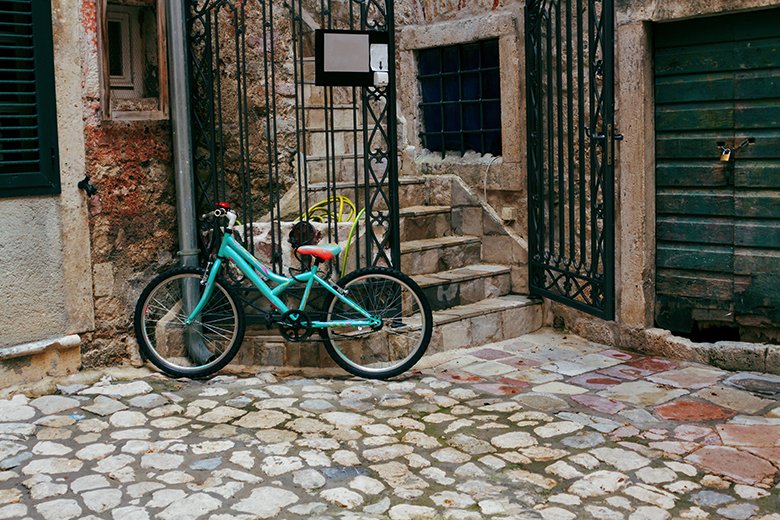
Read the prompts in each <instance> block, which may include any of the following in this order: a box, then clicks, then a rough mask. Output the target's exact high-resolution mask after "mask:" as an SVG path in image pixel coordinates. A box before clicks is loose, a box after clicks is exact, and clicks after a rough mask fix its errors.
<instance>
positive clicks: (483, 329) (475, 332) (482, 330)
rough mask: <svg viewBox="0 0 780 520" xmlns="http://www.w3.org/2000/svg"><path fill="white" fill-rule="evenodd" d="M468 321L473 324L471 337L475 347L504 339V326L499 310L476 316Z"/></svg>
mask: <svg viewBox="0 0 780 520" xmlns="http://www.w3.org/2000/svg"><path fill="white" fill-rule="evenodd" d="M468 322H470V324H471V337H472V342H473V346H475V347H476V346H479V345H484V344H486V343H492V342H494V341H501V340H502V339H504V336H503V335H504V327H503V323H502V320H501V313H499V312H491V313H489V314H483V315H482V316H475V317H473V318H471V319H470V320H468Z"/></svg>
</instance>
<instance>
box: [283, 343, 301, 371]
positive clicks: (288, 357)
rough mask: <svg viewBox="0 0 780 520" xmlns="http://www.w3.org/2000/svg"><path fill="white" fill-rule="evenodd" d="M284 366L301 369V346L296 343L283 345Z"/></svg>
mask: <svg viewBox="0 0 780 520" xmlns="http://www.w3.org/2000/svg"><path fill="white" fill-rule="evenodd" d="M284 366H286V367H295V368H298V367H301V366H303V365H301V346H300V345H299V344H297V343H285V344H284Z"/></svg>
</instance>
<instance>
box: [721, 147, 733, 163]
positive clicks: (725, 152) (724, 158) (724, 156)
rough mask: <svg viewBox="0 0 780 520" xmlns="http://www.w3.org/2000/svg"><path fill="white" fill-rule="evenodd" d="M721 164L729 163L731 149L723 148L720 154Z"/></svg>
mask: <svg viewBox="0 0 780 520" xmlns="http://www.w3.org/2000/svg"><path fill="white" fill-rule="evenodd" d="M720 160H721V162H729V161H730V160H731V148H724V149H723V151H722V152H721V153H720Z"/></svg>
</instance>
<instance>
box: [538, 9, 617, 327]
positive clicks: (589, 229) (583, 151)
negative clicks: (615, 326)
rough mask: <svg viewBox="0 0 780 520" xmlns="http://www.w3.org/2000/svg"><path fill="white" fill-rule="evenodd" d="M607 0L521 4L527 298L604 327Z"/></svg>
mask: <svg viewBox="0 0 780 520" xmlns="http://www.w3.org/2000/svg"><path fill="white" fill-rule="evenodd" d="M614 23H615V22H614V5H613V0H529V2H528V4H527V6H526V24H525V27H526V67H527V73H526V89H527V103H528V105H527V113H528V206H529V222H528V227H529V269H530V288H531V293H532V294H535V295H539V296H543V297H546V298H550V299H552V300H555V301H558V302H562V303H565V304H566V305H569V306H571V307H574V308H576V309H579V310H582V311H585V312H587V313H590V314H593V315H595V316H598V317H601V318H604V319H608V320H611V319H613V318H614V314H615V288H614V254H615V246H614V223H615V217H614V211H615V209H614V182H615V181H614V149H615V146H614V145H615V141H616V140H618V139H621V138H622V136H620V135H619V134H617V133H616V131H615V124H614Z"/></svg>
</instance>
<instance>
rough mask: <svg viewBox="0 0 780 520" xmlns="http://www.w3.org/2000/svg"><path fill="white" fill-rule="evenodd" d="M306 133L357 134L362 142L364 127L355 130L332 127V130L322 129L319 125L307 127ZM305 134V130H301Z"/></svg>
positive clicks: (349, 127) (347, 127) (351, 127)
mask: <svg viewBox="0 0 780 520" xmlns="http://www.w3.org/2000/svg"><path fill="white" fill-rule="evenodd" d="M305 131H306V133H311V134H322V133H325V132H336V133H347V132H349V133H352V132H354V133H356V134H358V135H359V136H360V140H361V141H362V140H363V127H358V128H355V127H354V126H337V127H335V128H334V127H330V128H322V127H320V126H319V125H318V126H316V127H314V128H312V125H306V130H305ZM303 132H304V129H303V128H301V133H303Z"/></svg>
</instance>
